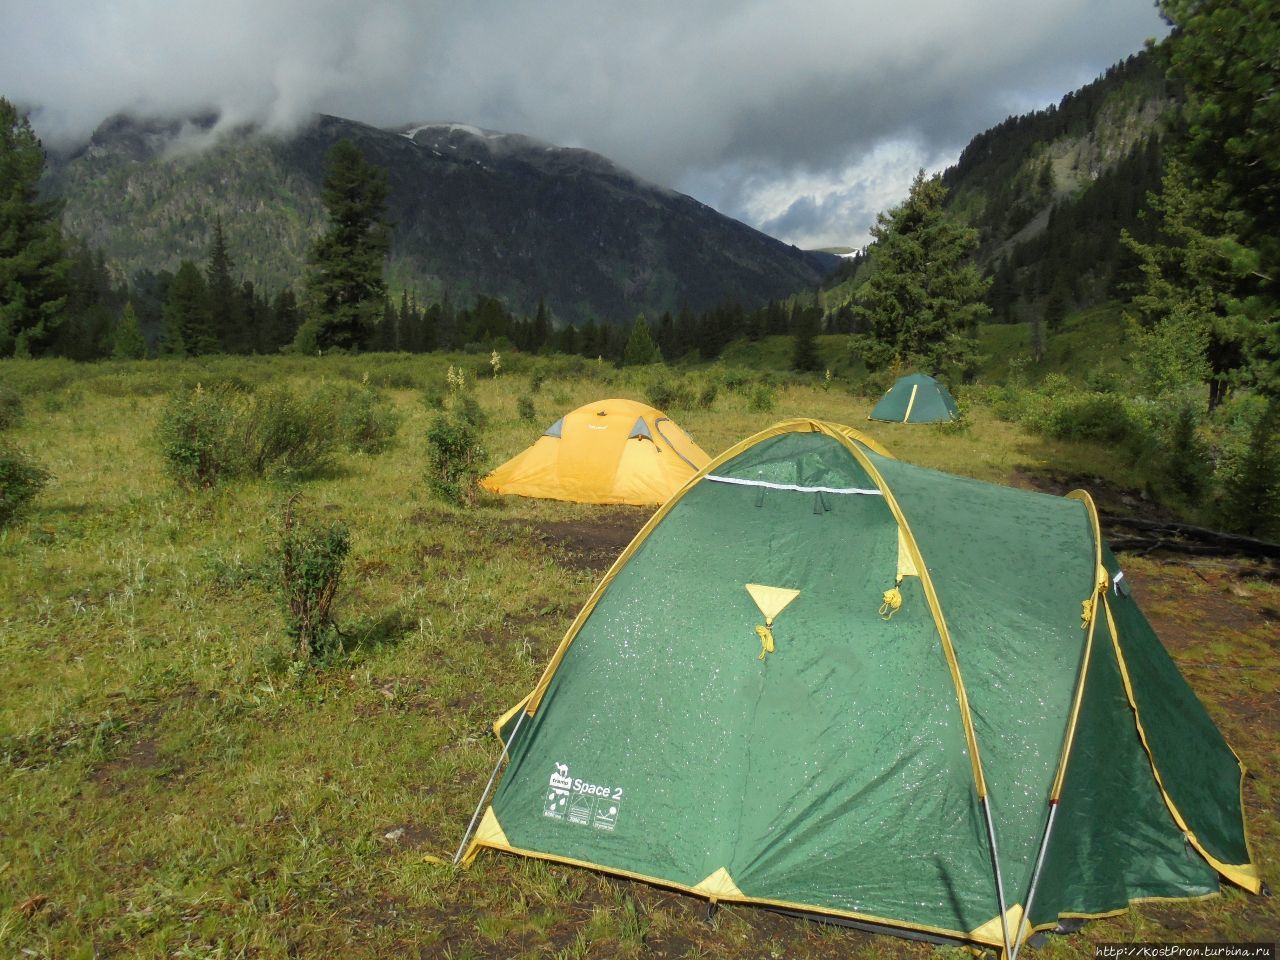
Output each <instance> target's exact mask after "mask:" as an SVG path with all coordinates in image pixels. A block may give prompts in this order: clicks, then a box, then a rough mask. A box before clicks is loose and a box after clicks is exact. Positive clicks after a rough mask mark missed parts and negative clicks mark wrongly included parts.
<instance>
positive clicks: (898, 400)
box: [867, 373, 958, 423]
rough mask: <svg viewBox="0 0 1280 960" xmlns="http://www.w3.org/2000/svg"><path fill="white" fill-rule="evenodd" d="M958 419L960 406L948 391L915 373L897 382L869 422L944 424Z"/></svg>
mask: <svg viewBox="0 0 1280 960" xmlns="http://www.w3.org/2000/svg"><path fill="white" fill-rule="evenodd" d="M957 416H958V410H957V409H956V402H955V400H954V399H953V398H952V396H951V393H950V391H948V390H947V388H946V387H944V386H943V385H942V384H940V383H939V382H938V381H937V380H935V379H933V377H930V376H928V375H927V374H923V373H912V374H908V375H907V376H905V377H899V378H898V379H897V380H895V381H894V383H893V386H892V387H890V388H889V389H888V391H887V392H886V393H885V395H884V396H883V397H881V398H880V402H879V403H877V404H876V405H875V409H873V410H872V411H871V415H870V416H869V417H867V419H868V420H884V421H886V422H888V423H942V422H943V421H946V420H954V419H955V418H956V417H957Z"/></svg>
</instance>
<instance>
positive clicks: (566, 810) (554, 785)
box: [542, 763, 622, 830]
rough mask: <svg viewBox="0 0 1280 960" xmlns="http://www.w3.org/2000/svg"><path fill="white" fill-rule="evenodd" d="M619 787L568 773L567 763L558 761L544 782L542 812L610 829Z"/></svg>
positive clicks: (615, 817)
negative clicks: (571, 775) (545, 785)
mask: <svg viewBox="0 0 1280 960" xmlns="http://www.w3.org/2000/svg"><path fill="white" fill-rule="evenodd" d="M621 800H622V788H621V787H605V786H601V785H600V784H596V783H587V782H586V781H585V780H582V779H580V778H576V777H570V776H569V765H568V764H567V763H557V764H556V769H555V772H554V773H553V774H551V779H550V780H549V781H548V784H547V796H546V799H545V801H544V802H543V804H542V815H543V816H544V817H550V818H551V819H553V820H565V821H567V822H569V823H572V824H576V825H578V826H583V827H585V826H588V825H590V826H593V827H595V828H596V829H597V830H612V829H613V828H614V827H615V826H617V824H618V805H619V803H620V802H621Z"/></svg>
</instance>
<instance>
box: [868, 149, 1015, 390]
mask: <svg viewBox="0 0 1280 960" xmlns="http://www.w3.org/2000/svg"><path fill="white" fill-rule="evenodd" d="M946 195H947V189H946V187H944V186H943V185H942V181H941V179H939V178H938V177H932V178H929V179H926V178H925V175H924V171H923V170H921V171H920V172H919V173H917V174H916V178H915V180H914V181H913V182H912V184H911V192H910V194H909V195H908V196H907V199H906V200H905V201H904V202H903V203H902V204H901V205H900V206H898V207H895V208H894V209H893V210H891V211H889V213H887V214H885V213H882V214H880V215H879V216H878V217H877V218H876V224H875V226H873V227H872V228H871V235H872V236H873V237H874V238H875V243H874V245H873V246H872V248H871V260H872V265H873V270H872V273H871V276H870V278H869V279H868V280H867V282H866V283H865V284H863V285H862V287H861V288H860V289H859V291H858V296H857V300H856V302H855V305H854V312H855V315H856V317H857V322H858V323H859V326H860V327H861V328H862V329H865V330H867V331H868V334H869V335H868V336H866V337H863V338H861V340H860V343H861V346H862V349H863V353H864V355H865V358H866V360H867V362H868V364H869V365H870V366H872V367H882V366H885V365H887V364H888V363H889V362H890V361H891V360H893V359H894V358H895V357H899V358H901V360H902V361H903V362H904V363H905V364H907V365H908V366H918V367H921V368H922V369H924V370H926V371H928V372H930V373H937V372H939V371H940V370H942V369H943V368H945V367H959V368H961V369H962V370H967V369H968V368H969V367H970V366H971V365H972V363H973V362H974V357H975V353H976V342H975V339H974V335H975V334H976V332H977V327H978V323H979V322H980V321H982V320H985V319H987V318H988V317H989V316H990V315H991V308H990V307H988V306H987V305H986V304H985V303H983V302H982V298H983V296H984V295H985V294H986V292H987V286H988V284H989V283H990V281H989V280H987V279H985V278H983V276H982V275H981V274H980V273H979V272H978V268H977V267H976V266H975V265H974V264H973V263H972V261H971V260H970V255H971V254H972V252H973V250H974V248H975V247H976V246H977V242H978V234H977V231H976V230H973V229H971V228H968V227H963V226H960V225H959V224H957V223H955V222H953V221H951V220H949V219H947V217H946V216H945V215H944V214H943V211H942V203H943V200H944V199H945V198H946Z"/></svg>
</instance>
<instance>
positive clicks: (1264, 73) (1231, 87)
mask: <svg viewBox="0 0 1280 960" xmlns="http://www.w3.org/2000/svg"><path fill="white" fill-rule="evenodd" d="M1157 5H1158V7H1159V8H1160V11H1161V13H1162V14H1163V15H1164V17H1165V19H1166V20H1168V21H1169V22H1170V23H1171V24H1172V25H1173V26H1174V27H1175V29H1174V32H1173V34H1172V36H1171V37H1170V39H1169V48H1170V73H1171V74H1172V75H1173V76H1174V77H1176V78H1177V79H1178V80H1180V81H1181V82H1182V84H1183V88H1184V90H1185V94H1186V106H1185V107H1184V110H1183V120H1184V122H1185V137H1184V141H1183V143H1182V145H1181V147H1180V149H1179V151H1178V152H1179V155H1180V157H1181V159H1182V160H1183V163H1184V169H1185V178H1184V179H1185V188H1186V190H1187V191H1188V192H1189V193H1190V194H1192V196H1193V203H1194V209H1195V210H1198V211H1199V212H1200V213H1201V214H1202V216H1200V217H1197V218H1195V220H1194V221H1193V226H1195V227H1196V228H1197V230H1198V232H1199V233H1201V234H1202V235H1203V236H1204V238H1205V239H1206V240H1207V241H1208V242H1210V243H1212V244H1213V245H1214V246H1216V247H1217V248H1218V251H1219V254H1220V256H1221V257H1223V258H1225V259H1226V260H1228V261H1230V262H1231V263H1232V265H1233V269H1234V271H1235V273H1236V277H1235V282H1234V284H1233V289H1232V291H1231V298H1232V299H1233V300H1234V301H1235V304H1236V309H1235V310H1234V311H1233V313H1232V321H1231V325H1232V326H1233V327H1234V328H1235V329H1234V330H1233V331H1230V332H1231V334H1232V335H1233V336H1234V335H1238V337H1239V345H1240V347H1241V349H1242V354H1243V356H1242V358H1241V363H1240V364H1239V365H1238V367H1239V369H1240V370H1241V372H1242V373H1244V374H1245V377H1244V379H1248V380H1250V381H1252V382H1253V383H1254V385H1255V386H1257V387H1258V388H1259V389H1261V390H1263V391H1265V392H1267V393H1270V394H1271V395H1273V396H1280V233H1277V231H1276V224H1277V223H1280V124H1278V123H1277V122H1276V111H1277V106H1278V104H1280V93H1278V92H1277V86H1276V76H1277V60H1276V51H1277V50H1280V17H1277V16H1276V15H1275V4H1274V3H1273V2H1272V0H1214V2H1212V3H1208V2H1205V0H1158V2H1157ZM1144 267H1145V265H1144ZM1211 362H1212V363H1213V365H1214V369H1215V374H1216V379H1215V383H1220V382H1221V377H1220V375H1217V371H1218V370H1219V369H1221V366H1222V364H1221V361H1220V360H1217V359H1214V358H1212V357H1211Z"/></svg>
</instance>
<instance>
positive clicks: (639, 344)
mask: <svg viewBox="0 0 1280 960" xmlns="http://www.w3.org/2000/svg"><path fill="white" fill-rule="evenodd" d="M661 362H662V352H661V351H660V350H659V349H658V345H657V344H656V343H654V341H653V335H652V334H651V333H650V332H649V321H648V320H646V319H645V318H644V314H643V313H642V314H640V315H639V316H638V317H636V322H635V324H634V325H633V326H632V327H631V335H630V336H629V337H627V344H626V346H625V347H624V348H623V351H622V365H623V366H624V367H638V366H643V365H644V364H647V363H661Z"/></svg>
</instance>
